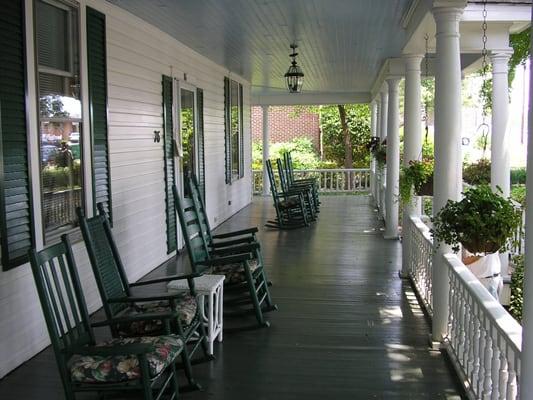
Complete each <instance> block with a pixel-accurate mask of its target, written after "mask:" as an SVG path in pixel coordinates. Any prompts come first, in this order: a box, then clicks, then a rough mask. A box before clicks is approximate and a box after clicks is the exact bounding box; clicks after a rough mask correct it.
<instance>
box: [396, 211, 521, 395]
mask: <svg viewBox="0 0 533 400" xmlns="http://www.w3.org/2000/svg"><path fill="white" fill-rule="evenodd" d="M407 229H408V232H409V235H407V237H408V238H409V239H408V240H409V242H408V243H406V245H407V247H406V248H407V251H409V259H408V263H409V276H410V278H411V281H412V283H413V286H414V288H415V290H416V291H417V293H418V295H419V297H420V298H421V300H422V305H423V306H424V307H425V308H426V310H427V311H428V314H429V315H430V316H431V315H432V303H433V297H432V286H433V285H432V270H431V269H432V257H433V248H434V247H433V241H432V238H431V236H430V234H429V228H428V227H427V226H426V225H425V224H424V223H423V222H422V221H421V220H420V219H419V218H410V219H409V226H408V227H407ZM444 257H445V260H444V261H445V262H444V264H445V267H446V268H447V270H448V277H449V281H450V295H449V296H450V297H449V324H448V335H447V338H446V351H447V352H448V353H449V355H450V358H451V360H452V362H453V364H454V366H455V368H456V370H457V372H458V374H459V376H460V378H461V380H462V381H463V382H465V386H466V387H467V390H468V393H469V398H473V399H498V400H500V399H501V400H503V399H505V400H514V399H517V398H518V392H519V387H518V382H519V377H520V368H521V365H520V359H521V337H522V327H521V326H520V324H518V322H516V321H515V320H514V319H513V317H511V315H510V314H509V313H508V312H507V311H506V310H505V309H504V308H503V307H502V306H501V304H500V303H499V302H498V301H496V300H495V299H494V298H493V297H492V296H491V295H490V294H489V293H488V291H487V290H486V289H485V288H484V287H483V286H482V285H481V283H480V282H479V280H478V279H477V278H476V277H475V276H474V275H473V274H472V273H471V272H470V270H469V269H468V268H467V267H466V266H465V265H464V264H463V263H462V262H461V261H460V260H459V259H458V258H457V257H456V256H455V255H454V254H447V255H445V256H444Z"/></svg>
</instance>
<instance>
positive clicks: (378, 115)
mask: <svg viewBox="0 0 533 400" xmlns="http://www.w3.org/2000/svg"><path fill="white" fill-rule="evenodd" d="M380 97H381V96H379V95H378V96H377V97H376V100H375V101H376V106H377V113H376V137H378V138H379V140H381V113H382V110H381V99H380ZM374 165H375V166H376V184H375V186H374V199H375V200H376V207H377V208H378V209H379V208H380V207H381V202H380V195H381V193H380V187H381V177H382V171H381V170H380V169H379V168H378V165H377V163H376V161H375V160H374Z"/></svg>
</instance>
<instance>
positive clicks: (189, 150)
mask: <svg viewBox="0 0 533 400" xmlns="http://www.w3.org/2000/svg"><path fill="white" fill-rule="evenodd" d="M180 124H181V143H182V146H183V174H184V178H186V177H187V174H188V173H189V172H191V173H193V174H196V172H197V171H196V136H195V132H194V93H193V92H191V91H190V90H185V89H182V90H181V110H180ZM185 190H187V186H185ZM185 195H186V196H187V195H188V193H185Z"/></svg>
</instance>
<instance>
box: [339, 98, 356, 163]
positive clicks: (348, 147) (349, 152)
mask: <svg viewBox="0 0 533 400" xmlns="http://www.w3.org/2000/svg"><path fill="white" fill-rule="evenodd" d="M337 107H338V108H339V118H340V122H341V130H342V137H343V142H344V168H352V167H353V148H352V138H351V135H350V129H349V128H348V122H347V121H346V108H345V106H344V104H338V105H337Z"/></svg>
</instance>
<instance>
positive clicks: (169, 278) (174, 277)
mask: <svg viewBox="0 0 533 400" xmlns="http://www.w3.org/2000/svg"><path fill="white" fill-rule="evenodd" d="M201 275H202V274H198V273H193V274H187V275H169V276H163V277H161V278H155V279H149V280H147V281H139V282H134V283H130V286H132V287H134V286H144V285H151V284H153V283H162V282H169V281H178V280H183V279H194V278H198V277H199V276H201Z"/></svg>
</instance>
